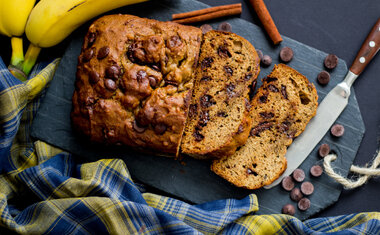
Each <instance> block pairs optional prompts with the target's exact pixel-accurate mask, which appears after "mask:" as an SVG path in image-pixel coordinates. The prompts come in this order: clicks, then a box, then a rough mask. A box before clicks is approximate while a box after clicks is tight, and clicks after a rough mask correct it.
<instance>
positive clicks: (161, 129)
mask: <svg viewBox="0 0 380 235" xmlns="http://www.w3.org/2000/svg"><path fill="white" fill-rule="evenodd" d="M166 129H167V126H166V125H165V124H157V125H155V126H154V133H156V134H157V135H162V134H164V133H165V131H166Z"/></svg>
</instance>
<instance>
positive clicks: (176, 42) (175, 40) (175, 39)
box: [168, 36, 182, 48]
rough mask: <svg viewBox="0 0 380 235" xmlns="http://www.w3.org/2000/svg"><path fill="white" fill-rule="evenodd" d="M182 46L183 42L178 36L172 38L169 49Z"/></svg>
mask: <svg viewBox="0 0 380 235" xmlns="http://www.w3.org/2000/svg"><path fill="white" fill-rule="evenodd" d="M181 45H182V41H181V39H180V38H179V37H178V36H171V37H170V38H169V41H168V47H169V48H175V47H179V46H181Z"/></svg>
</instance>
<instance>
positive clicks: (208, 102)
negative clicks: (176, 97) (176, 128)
mask: <svg viewBox="0 0 380 235" xmlns="http://www.w3.org/2000/svg"><path fill="white" fill-rule="evenodd" d="M199 103H200V105H201V107H202V108H208V107H210V106H212V105H214V104H215V101H214V100H213V98H212V96H211V95H203V96H201V98H199Z"/></svg>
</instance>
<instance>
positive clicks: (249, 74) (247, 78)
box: [244, 72, 253, 81]
mask: <svg viewBox="0 0 380 235" xmlns="http://www.w3.org/2000/svg"><path fill="white" fill-rule="evenodd" d="M252 76H253V74H252V73H251V72H250V73H247V74H246V75H245V76H244V80H245V81H248V80H249V79H251V78H252Z"/></svg>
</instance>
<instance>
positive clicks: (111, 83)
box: [104, 79, 117, 91]
mask: <svg viewBox="0 0 380 235" xmlns="http://www.w3.org/2000/svg"><path fill="white" fill-rule="evenodd" d="M104 85H105V86H106V88H107V89H108V90H110V91H114V90H116V88H117V87H116V82H115V81H114V80H112V79H106V80H105V81H104Z"/></svg>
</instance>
